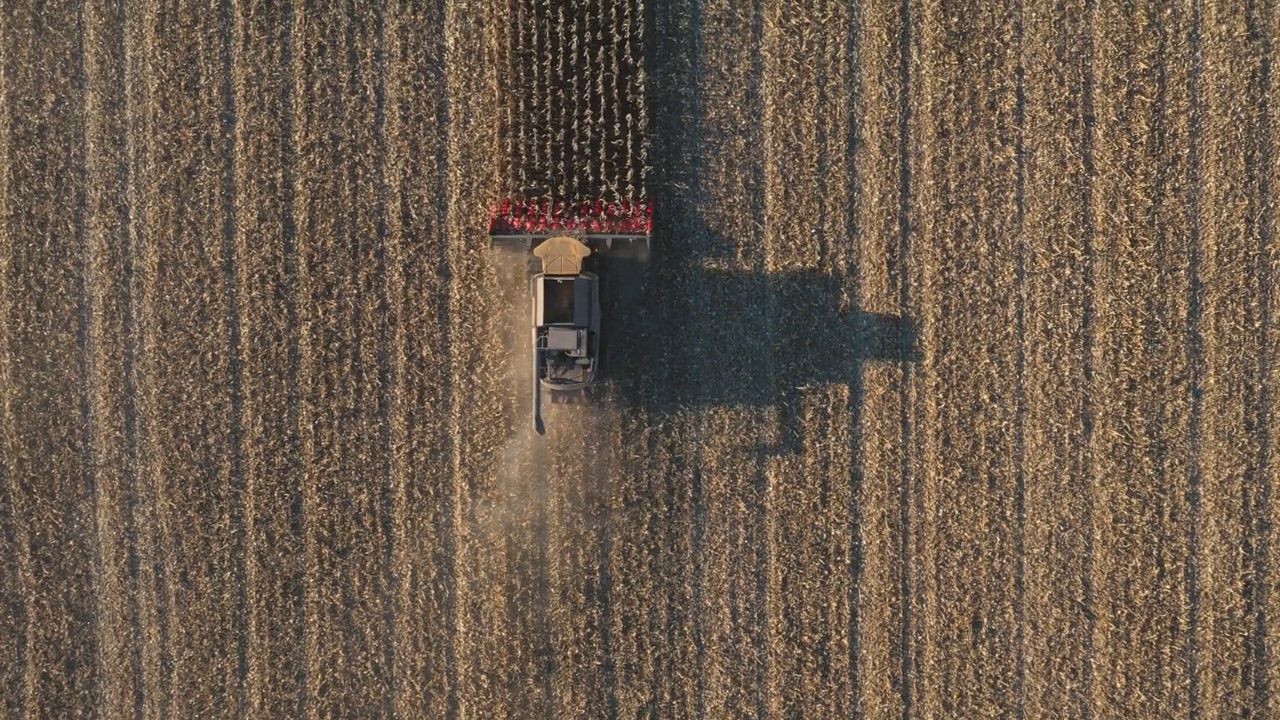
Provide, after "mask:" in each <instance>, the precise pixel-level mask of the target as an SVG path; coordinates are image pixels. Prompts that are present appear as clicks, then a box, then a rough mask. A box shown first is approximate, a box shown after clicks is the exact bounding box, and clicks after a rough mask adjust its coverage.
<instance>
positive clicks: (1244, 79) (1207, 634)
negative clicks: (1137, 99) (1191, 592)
mask: <svg viewBox="0 0 1280 720" xmlns="http://www.w3.org/2000/svg"><path fill="white" fill-rule="evenodd" d="M1245 10H1246V8H1244V7H1235V8H1226V7H1216V6H1215V7H1206V8H1205V15H1204V17H1203V19H1202V21H1201V23H1200V25H1201V27H1202V28H1204V30H1203V36H1202V41H1201V46H1202V49H1201V52H1203V53H1204V56H1203V57H1202V58H1200V63H1201V65H1202V67H1203V72H1202V76H1201V79H1200V80H1199V81H1198V85H1199V87H1200V94H1201V98H1200V101H1201V103H1202V107H1203V110H1202V111H1201V112H1202V113H1203V115H1202V120H1201V125H1200V127H1199V128H1198V129H1197V130H1195V131H1194V132H1196V134H1197V135H1199V136H1200V137H1201V138H1202V139H1204V140H1202V141H1201V160H1200V164H1199V165H1200V168H1199V171H1200V182H1197V184H1196V185H1197V186H1198V187H1200V188H1202V190H1201V191H1199V193H1198V197H1197V202H1196V214H1197V215H1198V216H1199V217H1201V218H1203V220H1202V221H1201V222H1200V226H1201V227H1202V228H1203V235H1202V237H1201V238H1200V240H1201V245H1202V247H1203V257H1202V258H1201V262H1200V265H1201V268H1202V270H1201V272H1200V278H1201V284H1202V288H1203V304H1202V306H1201V309H1202V315H1201V318H1202V327H1203V348H1204V350H1203V368H1204V369H1205V370H1206V372H1205V373H1203V375H1202V377H1203V379H1202V380H1201V381H1200V382H1199V387H1198V388H1197V390H1199V391H1201V392H1203V430H1202V431H1201V432H1200V438H1201V443H1202V449H1203V450H1202V452H1201V453H1199V468H1198V469H1199V470H1200V471H1201V472H1202V482H1201V484H1200V487H1199V488H1198V489H1197V488H1191V490H1192V491H1195V492H1196V493H1197V496H1198V498H1199V499H1200V500H1199V502H1200V508H1199V512H1198V513H1197V514H1196V516H1195V517H1194V522H1195V527H1196V537H1197V538H1198V539H1199V547H1198V548H1193V549H1195V550H1196V551H1197V553H1196V558H1195V559H1196V563H1197V566H1198V578H1197V579H1198V591H1199V597H1200V603H1199V608H1198V609H1199V613H1198V620H1197V623H1196V628H1195V630H1196V633H1197V637H1196V647H1197V650H1198V653H1197V658H1196V659H1197V661H1198V662H1197V664H1196V665H1193V668H1192V669H1193V671H1194V672H1196V673H1197V678H1196V687H1197V688H1198V690H1199V697H1200V702H1201V705H1202V707H1203V708H1204V709H1206V710H1209V711H1210V713H1215V712H1216V713H1217V714H1218V715H1219V716H1221V717H1232V716H1235V717H1244V716H1247V715H1248V714H1249V710H1250V708H1253V707H1260V706H1261V705H1262V703H1261V702H1259V700H1260V698H1258V697H1257V696H1256V694H1255V685H1254V681H1255V679H1256V678H1257V677H1258V675H1257V666H1256V665H1255V664H1254V657H1252V653H1251V652H1250V650H1251V647H1250V646H1251V645H1254V644H1255V643H1256V642H1257V639H1256V636H1253V637H1250V636H1252V633H1248V635H1246V637H1250V640H1249V641H1248V642H1241V643H1236V642H1233V641H1232V640H1231V639H1229V638H1228V637H1226V635H1225V633H1228V632H1233V631H1235V630H1232V629H1233V628H1241V629H1245V628H1250V622H1251V618H1250V617H1249V614H1250V609H1249V604H1250V599H1251V598H1250V597H1249V591H1248V588H1249V587H1250V586H1251V585H1253V584H1254V583H1256V582H1257V581H1258V579H1259V578H1258V577H1257V575H1256V574H1255V572H1256V566H1254V562H1255V561H1256V555H1254V553H1256V552H1257V547H1258V546H1257V544H1256V540H1255V539H1254V535H1253V529H1252V528H1250V527H1249V518H1250V514H1251V512H1252V508H1250V507H1249V504H1250V498H1251V496H1252V495H1253V493H1254V489H1255V488H1261V487H1262V486H1263V483H1265V482H1266V480H1264V479H1263V478H1262V477H1261V476H1260V475H1259V474H1258V465H1257V462H1258V460H1257V458H1258V455H1259V450H1260V447H1259V445H1258V434H1257V432H1256V431H1255V432H1241V431H1240V430H1241V425H1242V424H1245V423H1249V424H1254V423H1257V420H1256V415H1255V416H1254V418H1250V417H1249V416H1250V415H1251V414H1254V413H1256V412H1257V410H1256V407H1257V405H1256V404H1255V403H1256V402H1257V400H1256V394H1257V393H1258V391H1259V388H1260V387H1261V384H1262V383H1261V380H1262V372H1261V366H1260V365H1259V364H1257V363H1258V362H1259V360H1260V359H1261V358H1263V357H1264V354H1263V352H1262V348H1261V346H1260V341H1261V340H1262V338H1263V334H1262V332H1261V327H1260V326H1261V319H1262V309H1261V305H1262V303H1264V302H1266V301H1265V299H1264V298H1265V292H1266V291H1265V289H1264V287H1263V286H1262V285H1260V284H1259V283H1260V281H1261V278H1260V276H1259V274H1258V272H1257V270H1256V268H1255V267H1253V263H1254V262H1256V259H1255V260H1253V261H1251V260H1250V258H1251V256H1252V257H1254V258H1257V257H1258V256H1257V255H1256V249H1257V247H1258V242H1259V234H1258V232H1257V227H1256V225H1254V224H1253V223H1251V222H1250V219H1251V218H1250V216H1251V210H1250V204H1251V200H1250V197H1249V193H1248V190H1247V188H1246V187H1244V186H1242V185H1240V184H1237V182H1235V181H1234V180H1233V179H1239V178H1247V177H1249V175H1250V171H1251V168H1250V167H1249V165H1250V162H1249V159H1250V156H1251V155H1253V156H1255V157H1256V152H1257V151H1256V149H1254V148H1249V149H1247V150H1246V151H1245V152H1239V151H1238V150H1237V149H1235V148H1234V147H1232V146H1231V144H1230V143H1229V142H1228V141H1227V140H1226V138H1231V137H1233V136H1234V135H1235V133H1236V132H1238V130H1237V128H1238V127H1240V124H1241V123H1243V129H1245V130H1246V132H1249V133H1250V134H1251V135H1253V136H1255V137H1256V128H1257V124H1258V123H1259V116H1258V111H1257V109H1255V108H1254V107H1253V103H1252V102H1251V101H1249V100H1248V98H1249V97H1250V96H1251V94H1254V93H1257V90H1256V89H1255V88H1253V87H1251V85H1253V84H1255V83H1256V82H1257V80H1256V78H1257V71H1256V68H1257V64H1258V62H1259V49H1258V47H1257V44H1256V41H1254V42H1251V41H1250V39H1249V36H1248V34H1247V32H1246V29H1247V25H1248V17H1247V15H1246V12H1245ZM1213 138H1222V139H1221V140H1219V141H1216V142H1214V141H1212V140H1211V139H1213ZM1205 140H1208V141H1207V142H1206V141H1205ZM1251 142H1256V140H1253V141H1251ZM1255 147H1256V146H1255ZM1251 225H1253V227H1251ZM1229 278H1230V280H1229ZM1236 283H1239V285H1236ZM1233 285H1234V286H1235V287H1233ZM1197 375H1198V376H1200V375H1201V374H1200V373H1197ZM1251 406H1252V408H1254V409H1251ZM1255 427H1257V426H1256V424H1255ZM1242 545H1243V547H1241V546H1242ZM1242 551H1243V552H1242ZM1235 632H1238V631H1235ZM1242 678H1244V682H1241V679H1242Z"/></svg>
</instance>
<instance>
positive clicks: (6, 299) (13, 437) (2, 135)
mask: <svg viewBox="0 0 1280 720" xmlns="http://www.w3.org/2000/svg"><path fill="white" fill-rule="evenodd" d="M12 24H13V19H12V13H0V160H3V161H4V162H3V166H0V318H3V319H4V320H5V327H6V328H7V327H8V318H9V317H10V316H11V313H12V304H13V303H12V300H11V299H10V294H11V290H12V287H13V283H14V280H13V276H12V275H11V274H10V273H11V272H12V262H13V253H14V250H15V247H14V246H15V243H14V239H13V238H14V234H13V232H12V231H11V230H10V229H9V226H8V218H9V217H10V212H11V210H10V207H9V206H10V199H9V198H10V195H11V193H12V192H13V189H14V186H13V180H12V176H13V167H14V163H13V160H12V158H13V138H12V135H13V130H12V126H11V125H10V123H11V122H12V120H11V118H10V110H9V106H10V104H11V103H10V89H11V87H12V85H11V84H12V82H13V73H14V71H13V70H12V69H11V67H10V65H11V64H15V63H16V62H17V60H16V57H17V56H18V53H17V48H18V47H20V46H19V45H18V43H17V42H14V41H11V40H10V38H11V37H13V35H12V34H11V33H13V28H12ZM12 357H13V348H12V347H11V340H10V334H9V331H8V330H7V329H6V330H5V331H4V332H0V449H2V450H3V452H2V453H0V458H3V459H0V483H3V484H2V485H0V492H3V496H2V497H0V539H3V541H4V545H5V547H6V548H12V552H6V553H5V554H4V566H3V567H4V572H3V573H0V593H2V595H0V597H3V601H4V606H5V607H6V608H9V612H7V613H5V614H4V615H3V616H0V623H3V624H0V640H2V642H3V648H4V652H3V657H4V661H3V665H2V666H0V673H2V674H0V678H2V679H0V682H3V687H2V688H0V691H2V692H3V694H4V708H5V711H6V712H7V713H8V715H9V716H10V717H24V716H25V715H26V712H27V707H28V705H29V695H30V691H31V688H32V682H31V678H30V675H31V673H32V671H33V669H34V666H33V665H32V664H31V661H30V659H29V657H28V654H29V652H30V650H29V647H30V643H31V640H30V638H31V619H30V616H29V610H28V608H27V602H26V587H28V586H29V585H30V582H31V581H30V577H31V570H30V568H31V553H30V550H29V548H28V545H27V537H26V531H25V528H23V527H22V526H21V525H20V520H19V515H18V513H17V510H16V508H17V506H18V499H19V496H20V495H19V487H18V472H17V465H16V463H15V461H14V458H16V457H17V449H18V448H17V441H18V435H17V427H16V418H15V416H14V396H15V395H16V392H15V390H16V388H15V386H14V384H13V373H12V361H11V358H12Z"/></svg>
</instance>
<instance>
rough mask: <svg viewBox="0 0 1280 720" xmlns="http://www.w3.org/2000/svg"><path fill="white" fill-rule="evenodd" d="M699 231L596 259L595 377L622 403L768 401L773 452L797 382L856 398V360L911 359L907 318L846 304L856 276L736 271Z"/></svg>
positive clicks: (912, 337)
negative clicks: (601, 352) (633, 255)
mask: <svg viewBox="0 0 1280 720" xmlns="http://www.w3.org/2000/svg"><path fill="white" fill-rule="evenodd" d="M708 235H710V234H709V233H708ZM706 237H707V236H706V235H704V242H695V243H688V244H682V245H681V246H680V247H671V248H664V247H663V246H662V239H661V237H659V238H658V239H656V240H655V248H654V257H653V260H652V261H651V262H649V263H639V262H636V261H632V260H625V259H623V260H613V261H606V263H605V267H604V268H603V271H604V273H605V274H606V276H607V280H606V285H605V297H604V303H605V310H604V315H605V317H606V318H607V328H606V332H607V333H608V337H607V340H606V348H607V350H606V352H607V354H606V366H605V375H606V377H607V379H608V381H609V383H610V385H611V387H612V388H613V389H614V390H615V392H617V393H618V395H619V396H620V397H621V398H622V401H623V404H624V406H626V407H634V408H642V409H645V410H647V411H649V412H657V413H660V414H661V413H666V412H671V411H674V410H677V409H687V408H691V407H752V408H760V409H765V408H771V407H776V409H777V417H778V421H779V427H778V428H777V431H778V432H777V434H776V437H777V438H778V440H779V444H780V445H781V447H777V448H774V449H773V450H774V451H775V452H795V451H797V449H798V445H799V442H800V441H801V439H802V437H803V432H804V424H803V419H802V418H801V417H800V416H799V411H800V405H801V403H800V402H799V397H800V395H801V394H803V393H804V392H805V391H806V390H807V389H809V388H814V387H818V386H823V385H845V386H847V387H849V388H850V390H851V397H850V402H851V403H854V404H855V405H856V404H860V403H861V400H862V398H861V387H862V383H861V375H862V369H863V366H864V364H866V363H888V364H893V363H902V362H911V361H915V360H917V359H919V357H920V351H919V347H918V332H917V330H916V328H915V326H914V324H913V323H911V321H910V320H909V319H904V318H901V317H897V316H894V315H889V314H884V313H875V312H868V311H865V310H861V309H859V308H858V307H856V305H854V304H853V303H854V302H855V301H856V286H855V285H854V280H853V279H852V278H856V275H851V276H839V275H835V274H828V273H824V272H819V271H810V270H806V271H800V272H787V273H769V272H764V271H760V272H735V271H732V270H728V269H726V268H727V267H730V266H731V265H732V263H729V262H727V258H725V257H724V253H723V252H722V250H723V249H724V248H727V247H729V245H728V243H723V242H715V241H711V242H706V241H705V239H706ZM699 250H702V251H703V252H699ZM664 251H666V252H664Z"/></svg>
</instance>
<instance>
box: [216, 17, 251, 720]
mask: <svg viewBox="0 0 1280 720" xmlns="http://www.w3.org/2000/svg"><path fill="white" fill-rule="evenodd" d="M218 15H219V27H218V36H219V41H220V43H221V45H222V47H221V49H220V50H221V54H222V58H221V60H222V66H221V68H220V69H221V78H220V85H221V87H220V88H219V95H220V99H221V100H222V108H221V110H222V127H221V137H220V138H219V140H220V141H221V143H222V146H223V152H224V153H225V155H226V164H225V166H224V167H223V174H222V223H221V224H222V284H223V287H224V288H225V294H226V313H227V341H228V342H227V344H228V347H227V354H228V358H227V393H228V394H229V395H230V409H229V413H228V419H227V425H228V427H227V442H228V445H229V448H228V454H229V456H230V457H229V458H228V462H227V472H228V474H229V477H228V478H227V492H228V496H229V497H228V502H229V505H230V507H229V508H228V509H227V512H228V515H229V517H228V520H229V527H228V532H230V534H231V536H232V537H231V543H230V545H231V547H230V552H231V565H232V570H231V572H230V573H229V575H230V577H231V580H232V582H233V583H234V587H233V589H232V600H231V608H230V611H231V617H230V618H228V620H229V621H230V625H232V626H233V628H234V633H235V667H236V671H235V688H234V690H233V692H234V694H235V696H236V700H235V703H236V704H235V707H236V714H237V715H238V716H240V717H247V716H248V714H249V696H248V681H249V611H248V605H249V597H248V595H249V589H248V561H247V560H246V558H245V554H246V551H247V550H248V537H247V535H248V530H247V528H246V526H245V515H246V513H247V509H246V503H247V500H248V499H247V492H246V490H247V484H246V479H245V457H244V456H245V438H244V357H243V343H242V338H241V312H240V293H241V290H240V284H241V280H240V272H241V271H240V269H239V267H238V263H237V258H236V235H237V233H238V232H239V222H240V218H239V215H238V213H237V210H238V206H237V203H236V193H237V190H236V188H237V182H236V180H237V178H236V171H237V166H238V165H239V164H240V162H241V160H240V159H239V152H238V147H237V142H236V139H237V138H236V136H237V135H238V128H239V123H240V117H239V114H238V112H237V109H238V108H237V104H236V93H235V77H236V41H235V18H234V16H233V15H232V1H231V0H222V2H221V6H220V7H219V12H218Z"/></svg>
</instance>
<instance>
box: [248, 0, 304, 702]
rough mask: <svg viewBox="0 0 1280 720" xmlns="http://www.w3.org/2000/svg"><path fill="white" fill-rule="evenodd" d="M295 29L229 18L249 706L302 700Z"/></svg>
mask: <svg viewBox="0 0 1280 720" xmlns="http://www.w3.org/2000/svg"><path fill="white" fill-rule="evenodd" d="M293 27H294V20H293V17H292V14H291V13H290V12H288V11H284V12H281V13H261V14H252V13H248V12H239V13H237V15H236V18H235V43H236V47H235V56H236V62H235V68H234V74H233V78H234V80H233V87H234V92H235V96H234V98H233V100H232V104H233V105H234V107H235V108H236V117H237V120H238V123H237V128H236V130H237V134H236V137H235V143H236V160H237V162H236V182H235V184H236V202H237V208H236V216H237V223H238V232H237V233H236V240H237V246H236V249H235V256H236V261H237V263H236V273H237V282H238V293H237V294H238V308H237V310H238V313H239V316H240V328H241V330H240V331H241V337H242V341H241V346H242V348H243V353H242V357H243V358H244V366H243V369H242V372H243V382H242V386H241V393H242V396H243V413H244V415H243V418H244V419H243V423H244V429H243V432H244V437H245V438H246V444H245V450H244V474H245V495H244V502H245V516H246V521H247V527H248V536H247V538H246V543H247V553H248V557H247V564H248V567H247V569H246V576H247V578H248V583H249V585H250V586H251V587H254V588H257V590H256V592H255V593H254V594H253V596H252V597H251V599H250V602H249V607H248V609H247V612H248V618H247V623H248V644H249V646H248V649H247V655H248V657H247V662H248V667H247V677H246V690H245V692H246V695H247V702H248V708H249V712H250V714H286V713H298V712H300V711H304V710H305V709H306V699H305V698H306V695H305V683H306V675H305V671H306V667H305V664H304V658H303V654H302V647H303V646H304V640H303V638H304V637H305V633H306V632H307V629H306V624H305V622H304V618H303V596H304V593H303V584H304V575H303V572H302V562H301V561H302V559H303V545H302V542H303V537H302V533H303V530H302V528H303V513H304V506H303V502H302V497H303V489H302V483H303V475H302V468H303V459H302V457H301V447H300V445H299V422H300V416H299V413H300V392H299V389H298V383H299V376H300V363H301V357H300V350H299V344H300V338H299V330H298V328H299V322H298V321H299V308H298V303H299V275H298V272H299V270H298V238H297V232H296V221H295V218H294V202H293V198H294V192H295V184H296V173H297V169H296V161H295V149H294V137H293V126H294V100H293V98H294V95H293V90H294V84H295V81H294V77H293V74H292V70H293V44H294V42H295V40H294V38H293V36H292V32H293ZM268 68H280V73H278V74H276V73H273V72H267V69H268Z"/></svg>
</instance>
